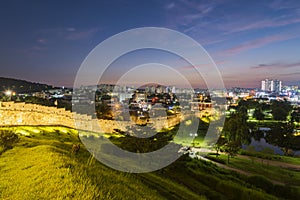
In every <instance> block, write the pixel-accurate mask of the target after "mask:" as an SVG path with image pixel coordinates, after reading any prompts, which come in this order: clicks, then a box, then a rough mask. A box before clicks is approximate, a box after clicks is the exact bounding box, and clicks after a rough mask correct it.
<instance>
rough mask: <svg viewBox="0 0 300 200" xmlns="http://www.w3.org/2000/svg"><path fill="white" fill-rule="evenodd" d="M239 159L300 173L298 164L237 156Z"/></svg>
mask: <svg viewBox="0 0 300 200" xmlns="http://www.w3.org/2000/svg"><path fill="white" fill-rule="evenodd" d="M237 157H239V158H243V159H248V160H254V161H256V162H262V163H263V164H265V165H272V166H275V167H282V168H285V169H291V170H295V171H300V165H296V164H291V163H285V162H280V161H274V160H268V159H263V158H256V157H252V156H245V155H237Z"/></svg>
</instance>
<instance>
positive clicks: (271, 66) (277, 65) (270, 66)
mask: <svg viewBox="0 0 300 200" xmlns="http://www.w3.org/2000/svg"><path fill="white" fill-rule="evenodd" d="M291 67H300V62H294V63H280V62H278V63H269V64H259V65H256V66H253V67H251V68H253V69H262V68H264V69H266V68H267V69H276V68H280V69H282V68H291Z"/></svg>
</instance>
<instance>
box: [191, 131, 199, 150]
mask: <svg viewBox="0 0 300 200" xmlns="http://www.w3.org/2000/svg"><path fill="white" fill-rule="evenodd" d="M190 136H191V137H193V147H195V137H197V136H198V133H190Z"/></svg>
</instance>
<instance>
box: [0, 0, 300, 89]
mask: <svg viewBox="0 0 300 200" xmlns="http://www.w3.org/2000/svg"><path fill="white" fill-rule="evenodd" d="M1 8H2V9H1V12H0V13H1V14H0V16H1V21H0V25H1V27H2V28H1V30H0V35H1V38H0V42H1V44H2V45H1V47H0V52H1V54H0V58H1V62H0V64H1V66H2V67H1V71H0V74H1V76H3V77H12V78H18V79H23V80H28V81H33V82H40V83H47V84H51V85H55V86H72V85H73V81H74V79H75V75H76V72H77V70H78V69H79V67H80V65H81V63H82V62H83V60H84V59H85V57H86V56H87V55H88V53H89V52H90V51H91V50H92V49H93V48H94V47H95V46H97V45H98V44H99V43H100V42H102V41H104V40H105V39H107V38H109V37H110V36H113V35H115V34H118V33H119V32H122V31H126V30H128V29H132V28H139V27H165V28H170V29H173V30H176V31H179V32H182V33H184V34H186V35H188V36H190V37H191V38H193V39H194V40H196V41H197V42H199V43H200V44H201V45H202V46H203V47H204V48H205V50H206V51H207V52H208V53H209V55H210V56H211V57H212V59H213V60H214V61H215V63H216V64H217V66H218V68H219V70H220V72H221V75H222V77H223V80H224V83H225V86H226V88H230V87H235V86H240V87H248V88H254V87H256V88H259V87H260V81H261V80H263V79H265V78H269V79H278V80H282V82H283V84H285V85H299V73H300V71H299V65H300V59H299V58H298V52H299V50H300V49H299V48H300V36H299V34H297V33H299V31H300V20H299V19H300V12H299V10H300V3H299V2H298V1H280V0H275V1H260V2H248V1H236V0H226V1H163V2H161V1H151V2H147V1H135V2H133V1H131V2H126V1H114V2H113V3H112V2H97V1H95V2H88V3H80V2H79V1H74V2H72V3H70V2H68V1H62V2H60V1H51V2H50V1H45V2H38V1H26V2H21V1H12V2H5V3H4V2H3V3H2V6H1ZM66 11H67V12H66ZM153 58H155V61H156V62H159V63H166V64H168V65H171V66H172V67H174V68H175V69H176V70H178V72H180V73H183V74H185V73H187V74H188V73H189V72H190V70H191V67H190V66H189V65H188V64H187V63H186V62H184V61H182V60H181V59H178V57H175V56H174V55H171V54H167V53H162V52H158V51H142V52H133V53H131V54H129V55H127V57H124V58H120V59H119V60H117V61H116V62H115V63H113V65H112V69H111V70H110V71H109V70H108V72H107V76H106V77H105V80H114V78H115V77H117V75H116V74H117V73H118V72H119V71H122V70H123V71H124V70H125V69H127V68H128V67H133V66H135V65H138V64H143V63H145V62H146V63H148V62H150V61H152V60H153ZM196 67H199V68H201V67H202V66H201V65H199V66H196ZM125 71H126V70H125ZM196 81H197V80H195V83H194V84H197V82H196ZM199 82H201V81H199ZM200 85H201V84H200Z"/></svg>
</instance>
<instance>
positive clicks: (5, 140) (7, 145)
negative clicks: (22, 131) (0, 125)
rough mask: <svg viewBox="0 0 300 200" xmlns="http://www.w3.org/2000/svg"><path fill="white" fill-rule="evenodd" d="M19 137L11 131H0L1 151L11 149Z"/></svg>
mask: <svg viewBox="0 0 300 200" xmlns="http://www.w3.org/2000/svg"><path fill="white" fill-rule="evenodd" d="M18 140H19V137H18V135H17V134H15V133H14V132H13V131H11V130H1V131H0V146H1V147H2V149H3V151H5V150H7V149H11V148H12V145H13V143H15V142H17V141H18Z"/></svg>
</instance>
